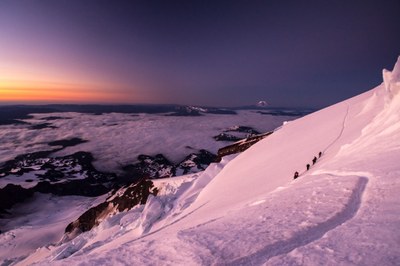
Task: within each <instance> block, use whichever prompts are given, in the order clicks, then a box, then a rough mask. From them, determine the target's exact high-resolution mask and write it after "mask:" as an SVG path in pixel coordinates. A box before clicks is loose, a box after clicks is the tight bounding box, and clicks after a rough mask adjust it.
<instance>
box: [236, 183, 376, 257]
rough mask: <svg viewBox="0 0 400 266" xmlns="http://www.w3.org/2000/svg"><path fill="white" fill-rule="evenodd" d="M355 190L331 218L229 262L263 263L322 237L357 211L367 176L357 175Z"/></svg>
mask: <svg viewBox="0 0 400 266" xmlns="http://www.w3.org/2000/svg"><path fill="white" fill-rule="evenodd" d="M358 178H359V180H358V182H357V185H356V188H355V190H354V191H353V192H352V194H351V196H350V198H349V201H348V202H347V204H346V206H345V207H344V208H343V210H342V211H341V212H339V213H337V214H336V215H335V216H333V217H332V218H330V219H328V220H326V221H325V222H323V223H320V224H318V225H316V226H313V227H311V228H309V229H307V230H303V231H300V232H298V233H297V234H296V235H294V236H293V237H291V238H290V239H287V240H282V241H278V242H275V243H272V244H270V245H266V246H265V247H264V248H262V249H259V250H258V251H257V252H255V253H253V254H250V255H248V256H245V257H241V258H239V259H237V260H234V261H233V262H231V263H230V264H231V265H259V264H262V263H265V262H266V261H267V260H269V259H270V258H272V257H275V256H279V255H282V254H287V253H289V252H291V251H292V250H294V249H296V248H299V247H301V246H304V245H307V244H309V243H311V242H313V241H316V240H318V239H320V238H321V237H323V236H324V235H325V234H326V233H327V232H329V231H331V230H333V229H335V228H336V227H338V226H340V225H342V224H343V223H345V222H346V221H348V220H350V219H352V218H353V217H354V216H355V215H356V213H357V212H358V210H359V208H360V206H361V200H362V196H363V194H364V191H365V188H366V186H367V183H368V178H367V177H365V176H359V177H358Z"/></svg>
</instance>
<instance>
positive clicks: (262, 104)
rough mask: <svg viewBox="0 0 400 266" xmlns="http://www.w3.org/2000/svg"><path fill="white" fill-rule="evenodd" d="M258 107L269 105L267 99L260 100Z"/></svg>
mask: <svg viewBox="0 0 400 266" xmlns="http://www.w3.org/2000/svg"><path fill="white" fill-rule="evenodd" d="M256 105H257V106H258V107H265V106H267V105H268V103H267V102H266V101H258V102H257V104H256Z"/></svg>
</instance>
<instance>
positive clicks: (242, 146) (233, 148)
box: [216, 131, 273, 161]
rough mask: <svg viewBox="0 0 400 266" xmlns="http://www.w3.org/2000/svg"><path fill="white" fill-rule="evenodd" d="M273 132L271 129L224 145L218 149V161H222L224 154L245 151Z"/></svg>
mask: <svg viewBox="0 0 400 266" xmlns="http://www.w3.org/2000/svg"><path fill="white" fill-rule="evenodd" d="M272 133H273V131H270V132H267V133H264V134H259V135H255V136H251V137H249V138H246V139H243V140H240V141H238V142H235V143H233V144H232V145H229V146H226V147H223V148H221V149H219V150H218V157H217V159H216V161H221V159H222V157H224V156H227V155H230V154H235V153H239V152H243V151H245V150H247V149H248V148H250V147H251V146H253V145H254V144H256V143H257V142H259V141H260V140H262V139H263V138H265V137H267V136H269V135H271V134H272Z"/></svg>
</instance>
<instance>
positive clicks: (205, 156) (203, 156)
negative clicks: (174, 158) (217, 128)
mask: <svg viewBox="0 0 400 266" xmlns="http://www.w3.org/2000/svg"><path fill="white" fill-rule="evenodd" d="M216 158H217V156H216V155H215V154H213V153H211V152H209V151H207V150H200V151H199V152H198V153H191V154H189V155H188V156H187V157H186V158H185V159H184V160H183V161H182V162H180V163H179V164H178V165H177V166H176V169H175V172H176V175H178V176H179V175H186V174H190V173H196V172H199V171H203V170H205V169H206V168H207V166H208V165H210V164H211V163H212V162H215V159H216Z"/></svg>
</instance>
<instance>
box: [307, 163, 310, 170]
mask: <svg viewBox="0 0 400 266" xmlns="http://www.w3.org/2000/svg"><path fill="white" fill-rule="evenodd" d="M308 170H310V164H309V163H308V164H307V171H308Z"/></svg>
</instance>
